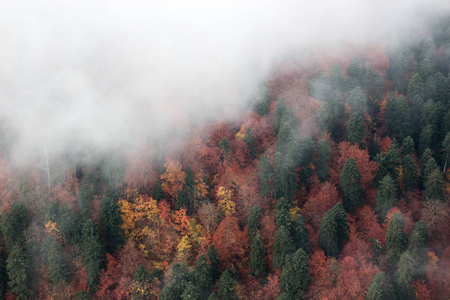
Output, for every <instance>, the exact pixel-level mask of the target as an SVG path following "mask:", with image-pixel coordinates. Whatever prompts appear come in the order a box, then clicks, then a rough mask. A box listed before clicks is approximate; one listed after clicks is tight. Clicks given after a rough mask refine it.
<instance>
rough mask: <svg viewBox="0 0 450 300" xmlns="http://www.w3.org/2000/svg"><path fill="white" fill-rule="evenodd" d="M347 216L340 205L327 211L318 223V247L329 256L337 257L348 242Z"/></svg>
mask: <svg viewBox="0 0 450 300" xmlns="http://www.w3.org/2000/svg"><path fill="white" fill-rule="evenodd" d="M349 230H350V227H349V225H348V219H347V214H346V213H345V211H344V208H343V207H342V205H341V204H340V203H338V204H336V205H335V206H334V207H333V208H332V209H331V210H329V211H327V212H326V213H325V215H324V217H323V219H322V221H321V222H320V231H319V246H320V248H322V250H323V251H324V252H325V254H327V255H329V256H337V255H338V254H339V253H340V252H341V251H342V249H343V246H344V245H343V242H344V241H348V240H349V235H348V231H349Z"/></svg>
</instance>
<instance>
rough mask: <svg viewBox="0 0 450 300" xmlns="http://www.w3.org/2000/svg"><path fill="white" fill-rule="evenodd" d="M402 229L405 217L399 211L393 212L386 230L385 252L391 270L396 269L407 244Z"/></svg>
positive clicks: (406, 238) (406, 237)
mask: <svg viewBox="0 0 450 300" xmlns="http://www.w3.org/2000/svg"><path fill="white" fill-rule="evenodd" d="M404 229H405V219H404V218H403V216H402V215H401V214H400V213H395V214H393V215H392V216H391V220H390V222H389V227H388V229H387V232H386V253H387V256H388V258H389V267H390V269H391V270H392V271H394V270H396V269H397V263H398V260H399V259H400V255H402V253H403V252H404V251H405V249H406V246H407V244H408V236H407V235H406V233H405V231H404Z"/></svg>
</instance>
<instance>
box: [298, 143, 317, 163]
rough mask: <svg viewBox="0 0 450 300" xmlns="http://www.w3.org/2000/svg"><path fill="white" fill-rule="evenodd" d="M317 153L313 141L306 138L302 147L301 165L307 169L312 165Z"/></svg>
mask: <svg viewBox="0 0 450 300" xmlns="http://www.w3.org/2000/svg"><path fill="white" fill-rule="evenodd" d="M315 152H316V147H315V143H314V141H313V139H312V138H311V137H310V136H307V137H305V138H304V139H303V140H302V142H301V147H300V165H301V166H303V167H305V166H308V165H309V164H310V163H312V161H313V158H314V154H315Z"/></svg>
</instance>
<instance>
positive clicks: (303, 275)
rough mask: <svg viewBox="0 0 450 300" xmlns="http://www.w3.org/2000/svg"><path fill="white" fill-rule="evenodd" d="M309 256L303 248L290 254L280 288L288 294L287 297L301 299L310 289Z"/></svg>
mask: <svg viewBox="0 0 450 300" xmlns="http://www.w3.org/2000/svg"><path fill="white" fill-rule="evenodd" d="M308 259H309V257H308V255H307V254H306V252H305V251H304V250H303V249H298V250H297V251H296V252H295V253H294V254H292V255H289V257H288V259H287V261H286V263H285V265H284V267H283V272H282V273H281V276H280V289H281V291H282V292H284V293H286V294H287V296H288V297H287V298H286V299H300V298H301V297H302V296H303V294H304V293H305V292H306V290H307V289H308V285H309V280H310V279H311V275H310V274H309V261H308Z"/></svg>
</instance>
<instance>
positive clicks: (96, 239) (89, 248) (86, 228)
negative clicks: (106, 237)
mask: <svg viewBox="0 0 450 300" xmlns="http://www.w3.org/2000/svg"><path fill="white" fill-rule="evenodd" d="M81 234H82V236H81V252H82V255H83V263H84V266H85V267H86V277H87V278H86V280H87V284H88V286H89V288H91V290H92V291H95V289H96V287H97V285H98V283H99V276H100V270H101V269H102V268H103V267H104V265H105V246H104V243H103V239H102V236H101V234H100V230H99V229H98V226H97V225H96V224H95V223H94V221H92V220H91V219H88V220H87V221H86V222H85V223H84V224H83V227H82V232H81Z"/></svg>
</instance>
